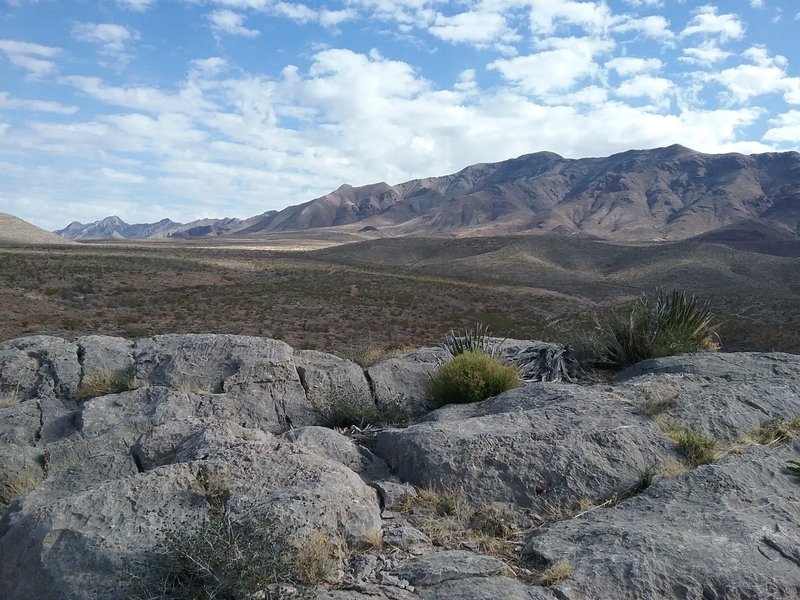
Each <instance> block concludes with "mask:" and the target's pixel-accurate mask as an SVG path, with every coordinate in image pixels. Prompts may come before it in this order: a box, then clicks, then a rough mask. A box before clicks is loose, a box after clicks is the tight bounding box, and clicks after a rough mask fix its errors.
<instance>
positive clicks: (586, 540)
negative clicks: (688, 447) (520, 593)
mask: <svg viewBox="0 0 800 600" xmlns="http://www.w3.org/2000/svg"><path fill="white" fill-rule="evenodd" d="M799 451H800V446H796V447H795V448H794V449H793V450H792V449H790V448H779V449H774V448H772V449H770V448H766V447H756V448H752V449H750V450H749V451H747V452H746V453H744V454H729V455H728V456H727V457H725V458H724V459H723V460H722V461H720V462H719V463H717V464H713V465H705V466H703V467H700V468H697V469H695V470H693V471H690V472H687V473H684V474H682V475H680V476H677V477H673V478H668V479H660V480H658V481H657V482H656V483H654V484H653V485H652V486H650V487H649V488H648V489H647V490H645V491H644V492H643V493H641V494H639V495H638V496H636V497H634V498H630V499H628V500H626V501H625V502H623V503H622V504H620V505H619V506H617V507H616V508H614V509H613V510H596V511H592V512H590V513H587V514H585V515H583V516H582V517H580V518H578V519H571V520H566V521H562V522H560V523H554V524H552V525H549V526H547V527H544V528H541V529H539V530H537V531H536V532H534V534H533V535H532V536H531V537H530V539H529V540H528V541H527V543H526V545H525V549H524V554H525V555H527V556H528V557H530V558H532V559H533V560H535V561H537V562H539V563H540V564H541V565H548V564H552V563H553V562H555V561H557V560H567V561H569V562H570V563H571V564H572V565H573V567H574V571H573V574H572V575H571V576H570V577H569V578H568V579H567V580H566V581H564V582H562V583H561V584H558V585H557V586H556V589H557V590H558V593H559V598H566V599H574V600H578V599H583V598H619V599H620V600H625V599H630V600H633V599H636V600H656V599H658V600H672V599H675V600H678V599H681V600H683V599H685V598H697V599H698V600H699V599H704V598H728V599H741V600H745V599H750V598H759V600H770V599H774V600H778V599H782V598H799V597H800V511H798V510H797V507H798V506H799V505H800V485H798V479H797V477H796V476H793V475H792V474H790V473H789V472H788V471H787V470H786V468H785V461H786V460H787V459H790V458H791V459H796V458H797V455H798V452H799Z"/></svg>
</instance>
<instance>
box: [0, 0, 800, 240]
mask: <svg viewBox="0 0 800 600" xmlns="http://www.w3.org/2000/svg"><path fill="white" fill-rule="evenodd" d="M798 33H800V2H797V1H796V0H780V1H779V0H725V1H722V0H718V1H717V2H712V3H707V2H692V1H690V0H685V1H680V0H664V1H660V0H613V1H612V0H607V1H602V0H598V1H579V0H476V1H473V0H462V1H459V2H447V1H440V0H330V1H328V2H307V3H305V4H303V3H299V2H281V1H272V0H98V1H94V2H89V1H83V0H76V1H57V0H38V1H37V0H11V1H9V0H0V212H9V213H12V214H14V215H17V216H19V217H21V218H24V219H26V220H28V221H31V222H33V223H35V224H37V225H39V226H42V227H45V228H48V229H55V228H59V227H63V226H65V225H66V224H67V223H69V222H70V221H72V220H79V221H82V222H88V221H93V220H96V219H99V218H102V217H104V216H107V215H110V214H117V215H119V216H120V217H122V218H123V219H125V220H126V221H128V222H152V221H156V220H159V219H161V218H163V217H169V218H172V219H174V220H178V221H184V222H185V221H190V220H193V219H197V218H202V217H223V216H235V217H247V216H252V215H255V214H259V213H262V212H264V211H267V210H270V209H279V208H283V207H285V206H288V205H290V204H297V203H300V202H304V201H306V200H310V199H312V198H314V197H316V196H319V195H322V194H325V193H327V192H329V191H331V190H333V189H335V188H337V187H339V185H341V184H342V183H350V184H352V185H363V184H367V183H372V182H376V181H387V182H389V183H399V182H402V181H406V180H408V179H413V178H417V177H425V176H431V175H443V174H446V173H450V172H454V171H457V170H459V169H461V168H463V167H465V166H467V165H469V164H473V163H477V162H491V161H499V160H504V159H507V158H511V157H515V156H519V155H521V154H526V153H530V152H536V151H540V150H548V151H552V152H557V153H559V154H561V155H563V156H567V157H573V158H578V157H584V156H605V155H608V154H612V153H614V152H619V151H623V150H627V149H630V148H651V147H657V146H665V145H669V144H673V143H680V144H683V145H685V146H689V147H691V148H694V149H696V150H700V151H704V152H728V151H736V152H744V153H751V152H762V151H770V150H798V149H800V44H798V42H797V40H798Z"/></svg>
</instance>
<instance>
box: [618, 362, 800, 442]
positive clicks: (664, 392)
mask: <svg viewBox="0 0 800 600" xmlns="http://www.w3.org/2000/svg"><path fill="white" fill-rule="evenodd" d="M619 379H620V381H621V382H622V385H620V386H618V390H619V391H620V392H622V393H625V394H627V396H628V398H629V400H630V401H631V402H632V403H633V404H634V405H635V404H637V403H641V402H643V401H644V400H647V399H649V400H658V399H661V400H670V399H671V400H672V403H673V404H674V408H671V409H669V410H668V411H667V412H666V416H667V417H669V418H671V419H674V420H676V421H678V422H679V423H681V424H682V425H684V426H685V427H690V428H692V429H697V430H700V431H704V432H706V433H710V434H712V435H713V436H714V437H716V438H718V439H721V440H727V441H729V440H734V439H736V438H740V437H742V436H744V435H746V434H748V433H749V432H750V431H752V430H753V429H754V428H756V427H758V426H760V425H763V424H764V423H765V422H767V421H770V420H772V419H776V418H791V417H794V416H795V415H800V357H797V356H794V355H790V354H780V353H771V354H767V353H755V352H740V353H735V354H723V353H717V352H705V353H700V354H691V355H686V356H673V357H666V358H657V359H651V360H646V361H644V362H641V363H639V364H638V365H634V366H633V367H630V368H628V369H626V370H625V371H623V372H622V373H621V374H620V375H619Z"/></svg>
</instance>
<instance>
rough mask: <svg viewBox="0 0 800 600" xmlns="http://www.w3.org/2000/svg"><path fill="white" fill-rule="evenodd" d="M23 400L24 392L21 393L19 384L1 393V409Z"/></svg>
mask: <svg viewBox="0 0 800 600" xmlns="http://www.w3.org/2000/svg"><path fill="white" fill-rule="evenodd" d="M21 400H22V394H20V392H19V385H17V386H16V387H15V388H13V389H11V390H8V391H4V392H3V393H2V394H0V409H2V408H11V407H12V406H16V405H17V404H19V403H20V401H21Z"/></svg>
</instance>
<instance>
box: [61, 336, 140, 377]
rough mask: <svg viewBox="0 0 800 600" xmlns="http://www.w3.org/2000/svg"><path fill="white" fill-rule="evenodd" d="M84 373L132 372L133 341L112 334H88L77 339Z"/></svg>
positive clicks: (84, 374)
mask: <svg viewBox="0 0 800 600" xmlns="http://www.w3.org/2000/svg"><path fill="white" fill-rule="evenodd" d="M75 343H76V344H77V346H78V359H79V361H80V364H81V369H82V375H83V376H84V377H85V376H86V375H87V374H90V373H96V372H98V371H106V370H108V371H114V372H117V373H130V372H132V370H133V342H132V341H131V340H127V339H125V338H121V337H113V336H110V335H86V336H83V337H79V338H78V339H76V340H75Z"/></svg>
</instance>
